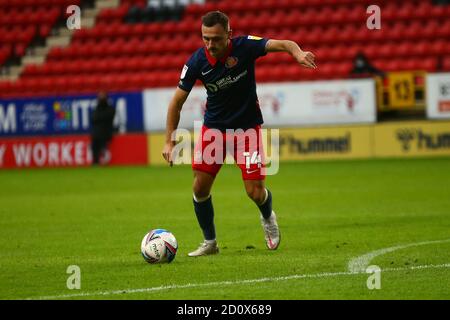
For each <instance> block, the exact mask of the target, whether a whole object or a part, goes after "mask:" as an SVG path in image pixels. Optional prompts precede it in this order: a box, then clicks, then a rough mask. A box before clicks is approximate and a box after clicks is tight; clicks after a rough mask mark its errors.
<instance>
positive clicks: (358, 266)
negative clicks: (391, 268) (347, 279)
mask: <svg viewBox="0 0 450 320" xmlns="http://www.w3.org/2000/svg"><path fill="white" fill-rule="evenodd" d="M445 242H450V239H445V240H434V241H423V242H416V243H409V244H404V245H399V246H395V247H389V248H384V249H379V250H375V251H372V252H369V253H366V254H364V255H362V256H359V257H356V258H353V259H351V260H350V262H349V263H348V271H349V272H352V273H359V272H364V271H365V270H366V268H367V266H368V265H369V264H370V261H371V260H372V259H373V258H375V257H378V256H381V255H383V254H386V253H389V252H392V251H396V250H401V249H406V248H409V247H416V246H426V245H430V244H436V243H445Z"/></svg>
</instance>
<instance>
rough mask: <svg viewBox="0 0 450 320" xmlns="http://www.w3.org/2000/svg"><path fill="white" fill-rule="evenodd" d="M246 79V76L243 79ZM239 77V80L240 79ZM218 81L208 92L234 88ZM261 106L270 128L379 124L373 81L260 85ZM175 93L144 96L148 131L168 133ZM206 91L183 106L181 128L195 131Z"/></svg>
mask: <svg viewBox="0 0 450 320" xmlns="http://www.w3.org/2000/svg"><path fill="white" fill-rule="evenodd" d="M242 76H245V75H242ZM238 77H239V76H238ZM238 77H236V79H231V80H230V79H227V78H224V79H222V80H223V81H222V80H219V81H217V83H216V84H214V87H212V84H208V85H209V87H208V90H210V91H214V90H216V91H217V90H220V88H221V86H223V85H226V86H229V85H230V81H231V82H233V81H238V79H237V78H238ZM257 91H258V98H259V106H260V108H261V111H262V113H263V117H264V123H265V125H266V126H269V127H278V126H280V127H282V126H308V125H317V124H357V123H374V122H375V121H376V106H375V100H376V99H375V82H374V80H372V79H360V80H342V81H318V82H290V83H277V84H258V86H257ZM173 94H174V89H152V90H146V91H145V92H144V118H145V129H146V130H147V131H164V130H165V124H166V117H167V107H168V105H169V102H170V100H171V99H172V96H173ZM206 107H207V105H206V90H205V88H203V87H194V88H193V89H192V91H191V92H190V94H189V97H188V99H187V100H186V102H185V104H184V105H183V109H182V111H181V118H180V123H179V127H180V128H185V129H193V127H194V121H201V120H202V119H203V115H204V112H205V110H206Z"/></svg>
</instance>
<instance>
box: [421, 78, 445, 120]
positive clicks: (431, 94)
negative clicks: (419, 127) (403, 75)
mask: <svg viewBox="0 0 450 320" xmlns="http://www.w3.org/2000/svg"><path fill="white" fill-rule="evenodd" d="M427 117H428V118H429V119H450V73H435V74H428V75H427Z"/></svg>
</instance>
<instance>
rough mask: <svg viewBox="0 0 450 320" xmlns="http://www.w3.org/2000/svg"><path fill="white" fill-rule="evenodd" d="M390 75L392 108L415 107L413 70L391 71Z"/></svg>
mask: <svg viewBox="0 0 450 320" xmlns="http://www.w3.org/2000/svg"><path fill="white" fill-rule="evenodd" d="M388 77H389V78H388V79H389V101H390V106H391V108H393V109H405V108H412V107H414V105H415V94H414V92H415V88H414V74H413V73H411V72H392V73H389V76H388Z"/></svg>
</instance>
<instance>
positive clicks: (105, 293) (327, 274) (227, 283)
mask: <svg viewBox="0 0 450 320" xmlns="http://www.w3.org/2000/svg"><path fill="white" fill-rule="evenodd" d="M441 268H450V263H446V264H439V265H432V264H430V265H419V266H411V267H405V268H386V269H382V270H381V271H382V272H385V271H406V270H423V269H441ZM362 273H366V271H365V270H364V271H363V272H348V271H347V272H324V273H316V274H314V273H313V274H295V275H290V276H284V277H272V278H259V279H247V280H236V281H218V282H206V283H188V284H184V285H176V284H175V285H170V286H160V287H151V288H141V289H124V290H114V291H102V292H85V293H74V294H63V295H55V296H43V297H30V298H27V299H26V300H55V299H68V298H81V297H90V296H111V295H119V294H130V293H141V292H155V291H164V290H171V289H186V288H200V287H211V286H232V285H242V284H251V283H260V282H273V281H286V280H295V279H306V278H308V279H312V278H327V277H337V276H348V275H356V274H362Z"/></svg>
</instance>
